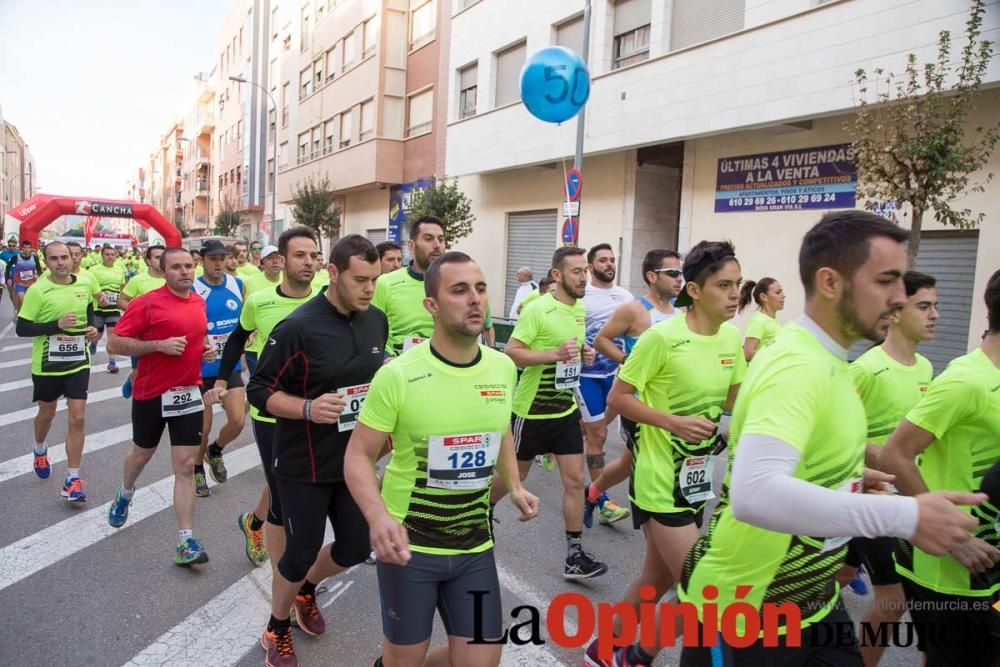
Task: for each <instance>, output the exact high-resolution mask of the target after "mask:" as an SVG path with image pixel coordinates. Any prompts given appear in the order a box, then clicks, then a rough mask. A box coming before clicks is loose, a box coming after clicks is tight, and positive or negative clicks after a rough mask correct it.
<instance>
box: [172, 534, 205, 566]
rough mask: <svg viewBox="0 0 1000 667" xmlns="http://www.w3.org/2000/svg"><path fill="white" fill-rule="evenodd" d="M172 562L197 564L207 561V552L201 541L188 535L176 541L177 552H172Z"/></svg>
mask: <svg viewBox="0 0 1000 667" xmlns="http://www.w3.org/2000/svg"><path fill="white" fill-rule="evenodd" d="M174 562H175V563H177V564H178V565H197V564H201V563H207V562H208V554H207V553H205V547H203V546H201V542H199V541H198V540H196V539H194V538H193V537H189V538H187V539H186V540H184V541H183V542H178V543H177V553H175V554H174Z"/></svg>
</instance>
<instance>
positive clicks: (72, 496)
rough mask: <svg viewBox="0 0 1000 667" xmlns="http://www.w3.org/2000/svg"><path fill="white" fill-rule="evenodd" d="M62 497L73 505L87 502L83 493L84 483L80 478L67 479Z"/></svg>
mask: <svg viewBox="0 0 1000 667" xmlns="http://www.w3.org/2000/svg"><path fill="white" fill-rule="evenodd" d="M62 497H63V498H65V499H66V500H67V501H68V502H71V503H82V502H85V501H86V500H87V494H86V493H84V491H83V482H81V481H80V479H79V478H77V477H74V478H73V479H67V480H66V481H65V482H63V488H62Z"/></svg>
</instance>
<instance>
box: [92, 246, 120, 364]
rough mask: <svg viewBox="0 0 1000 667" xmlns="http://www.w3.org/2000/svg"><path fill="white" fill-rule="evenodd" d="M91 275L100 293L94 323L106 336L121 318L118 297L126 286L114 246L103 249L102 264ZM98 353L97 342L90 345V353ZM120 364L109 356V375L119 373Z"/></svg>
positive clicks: (93, 269)
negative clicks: (107, 328) (109, 328)
mask: <svg viewBox="0 0 1000 667" xmlns="http://www.w3.org/2000/svg"><path fill="white" fill-rule="evenodd" d="M89 270H90V275H91V276H93V277H94V279H95V280H96V281H97V285H98V287H99V288H100V292H99V293H98V294H97V299H96V302H95V304H94V322H95V326H96V327H97V332H98V333H99V334H102V335H103V334H104V329H105V328H106V327H112V328H113V327H114V326H115V324H117V323H118V318H119V317H121V311H120V310H118V296H119V295H120V294H121V291H122V288H123V287H124V286H125V269H124V268H123V266H122V262H121V261H120V260H119V258H118V252H117V251H116V250H115V249H114V247H113V246H110V245H105V246H104V247H103V248H101V263H100V264H97V265H95V266H92V267H90V269H89ZM96 352H97V341H93V342H92V343H91V344H90V353H91V354H95V353H96ZM117 372H118V363H117V361H116V360H115V357H114V355H111V354H109V355H108V373H112V374H113V373H117Z"/></svg>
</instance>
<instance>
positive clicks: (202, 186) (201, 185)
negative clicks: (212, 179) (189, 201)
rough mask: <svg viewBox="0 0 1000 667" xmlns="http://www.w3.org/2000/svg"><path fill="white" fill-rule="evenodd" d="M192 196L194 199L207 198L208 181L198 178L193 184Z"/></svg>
mask: <svg viewBox="0 0 1000 667" xmlns="http://www.w3.org/2000/svg"><path fill="white" fill-rule="evenodd" d="M194 196H195V197H207V196H208V179H207V178H199V179H198V180H197V181H195V184H194Z"/></svg>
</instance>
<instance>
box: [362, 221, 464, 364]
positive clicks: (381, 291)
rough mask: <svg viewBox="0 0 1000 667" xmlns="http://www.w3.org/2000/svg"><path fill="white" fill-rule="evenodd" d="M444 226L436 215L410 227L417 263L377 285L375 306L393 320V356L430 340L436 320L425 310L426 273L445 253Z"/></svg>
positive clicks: (373, 300)
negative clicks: (432, 263)
mask: <svg viewBox="0 0 1000 667" xmlns="http://www.w3.org/2000/svg"><path fill="white" fill-rule="evenodd" d="M446 245H447V243H446V239H445V235H444V225H443V223H442V222H441V221H440V220H438V219H437V218H435V217H433V216H425V217H423V218H420V219H419V220H417V221H416V222H414V223H413V225H412V226H411V227H410V240H409V241H407V247H408V248H409V250H410V254H411V255H412V256H413V260H412V261H411V262H410V264H409V266H404V267H403V268H401V269H397V270H396V271H393V272H392V273H387V274H385V275H383V276H380V277H379V279H378V282H377V283H375V296H374V298H372V305H373V306H375V307H376V308H378V309H379V310H381V311H382V312H383V313H385V316H386V317H387V318H389V345H388V346H387V353H388V354H389V356H397V355H399V354H400V353H401V352H403V351H405V350H408V349H410V348H411V347H413V346H414V345H417V344H418V343H421V342H422V341H424V340H426V339H427V338H429V337H430V335H431V331H433V330H434V320H433V319H432V318H431V315H430V313H428V312H427V310H426V309H425V308H424V304H423V301H424V274H425V273H426V272H427V267H429V266H430V265H431V262H433V261H434V260H435V259H437V258H438V257H440V256H441V255H442V254H443V253H444V249H445V247H446Z"/></svg>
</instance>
